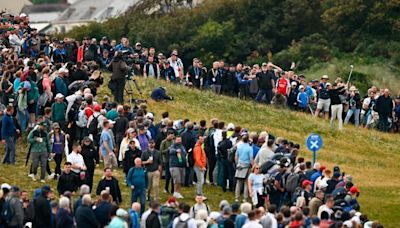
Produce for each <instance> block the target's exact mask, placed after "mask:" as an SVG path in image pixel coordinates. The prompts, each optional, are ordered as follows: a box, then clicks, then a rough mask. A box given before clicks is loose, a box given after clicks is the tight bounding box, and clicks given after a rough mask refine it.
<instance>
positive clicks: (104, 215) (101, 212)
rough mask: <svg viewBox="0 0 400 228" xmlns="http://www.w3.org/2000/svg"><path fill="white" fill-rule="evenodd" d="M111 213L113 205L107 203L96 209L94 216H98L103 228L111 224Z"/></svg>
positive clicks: (104, 202)
mask: <svg viewBox="0 0 400 228" xmlns="http://www.w3.org/2000/svg"><path fill="white" fill-rule="evenodd" d="M110 212H111V203H109V202H107V201H102V202H100V203H99V205H97V207H96V209H94V215H95V216H96V219H97V221H99V223H100V225H101V227H104V226H106V225H107V224H108V223H109V222H110Z"/></svg>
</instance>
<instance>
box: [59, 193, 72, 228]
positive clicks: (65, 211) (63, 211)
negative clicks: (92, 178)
mask: <svg viewBox="0 0 400 228" xmlns="http://www.w3.org/2000/svg"><path fill="white" fill-rule="evenodd" d="M64 227H67V228H73V227H74V218H73V217H72V213H71V205H70V200H69V199H68V197H63V196H62V197H61V198H60V200H59V201H58V210H57V214H56V228H64Z"/></svg>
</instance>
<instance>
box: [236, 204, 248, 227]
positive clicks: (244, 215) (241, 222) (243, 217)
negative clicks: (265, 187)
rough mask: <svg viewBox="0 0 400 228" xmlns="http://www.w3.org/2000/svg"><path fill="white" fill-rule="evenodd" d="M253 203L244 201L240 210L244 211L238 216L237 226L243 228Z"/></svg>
mask: <svg viewBox="0 0 400 228" xmlns="http://www.w3.org/2000/svg"><path fill="white" fill-rule="evenodd" d="M251 208H252V205H251V204H250V203H247V202H246V203H242V204H241V205H240V211H241V212H242V213H241V214H240V215H238V216H236V221H235V224H236V227H237V228H242V226H243V225H244V224H245V223H246V221H247V219H248V214H249V213H250V211H251Z"/></svg>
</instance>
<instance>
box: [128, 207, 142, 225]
mask: <svg viewBox="0 0 400 228" xmlns="http://www.w3.org/2000/svg"><path fill="white" fill-rule="evenodd" d="M129 215H130V216H131V221H132V225H131V228H140V217H139V214H138V213H137V212H136V211H134V210H132V209H129Z"/></svg>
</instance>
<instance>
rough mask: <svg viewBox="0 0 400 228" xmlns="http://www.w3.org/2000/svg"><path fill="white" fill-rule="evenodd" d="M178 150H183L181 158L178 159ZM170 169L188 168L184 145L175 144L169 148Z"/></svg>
mask: <svg viewBox="0 0 400 228" xmlns="http://www.w3.org/2000/svg"><path fill="white" fill-rule="evenodd" d="M178 149H180V150H181V158H178V153H177V150H178ZM169 167H170V168H173V167H181V168H183V167H186V150H185V147H184V146H183V145H182V144H180V145H177V144H175V143H173V144H172V145H171V146H170V147H169Z"/></svg>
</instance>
